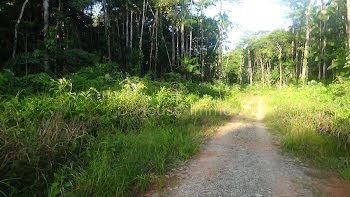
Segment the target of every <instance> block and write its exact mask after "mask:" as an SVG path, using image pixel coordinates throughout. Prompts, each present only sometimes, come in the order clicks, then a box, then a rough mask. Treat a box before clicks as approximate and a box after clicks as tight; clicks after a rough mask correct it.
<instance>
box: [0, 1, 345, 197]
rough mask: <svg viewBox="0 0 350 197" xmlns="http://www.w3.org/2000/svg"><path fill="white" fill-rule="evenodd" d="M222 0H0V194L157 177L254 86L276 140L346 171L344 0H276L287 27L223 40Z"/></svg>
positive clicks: (112, 187) (133, 188)
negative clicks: (213, 10)
mask: <svg viewBox="0 0 350 197" xmlns="http://www.w3.org/2000/svg"><path fill="white" fill-rule="evenodd" d="M242 1H244V0H242ZM225 2H226V1H223V0H139V1H136V0H124V1H121V0H51V1H50V0H2V1H1V2H0V18H2V20H0V46H1V47H0V111H1V113H0V196H138V195H141V194H145V193H147V191H149V190H150V188H157V189H162V188H163V187H166V186H165V185H166V180H165V178H164V175H165V174H166V173H167V172H168V171H169V170H171V169H173V168H175V167H176V166H179V165H181V164H182V163H184V162H187V161H189V160H191V159H192V158H193V157H194V156H195V155H197V154H198V153H199V152H200V151H201V150H202V146H203V143H205V142H206V141H207V140H208V139H210V138H211V137H212V136H213V135H215V131H216V128H217V127H218V126H220V125H224V124H225V123H226V122H227V121H229V120H230V119H231V117H232V116H237V115H238V114H240V112H241V111H242V110H243V109H244V103H245V99H247V98H253V97H254V98H255V97H257V96H259V97H262V98H264V100H265V102H266V104H265V106H266V115H265V118H264V121H265V122H266V124H267V126H268V127H269V129H271V130H273V133H275V134H276V135H278V136H280V140H281V147H282V151H283V152H286V153H287V154H290V155H293V156H295V157H297V158H301V160H303V161H306V162H308V163H310V164H311V165H313V166H315V167H316V168H318V169H322V170H326V171H331V172H333V173H334V174H336V176H337V177H339V178H340V179H342V180H346V181H348V180H350V78H349V76H350V1H349V0H346V1H344V0H320V1H317V0H281V2H280V3H281V4H284V5H286V6H288V8H289V10H290V13H289V15H288V18H289V19H290V21H291V25H290V27H289V28H288V29H283V28H281V29H276V30H273V31H258V32H246V33H245V35H244V36H243V37H242V38H241V41H240V42H239V44H237V45H236V46H234V47H232V46H230V43H229V42H227V38H228V34H229V31H230V30H231V28H232V26H234V23H233V22H231V21H232V20H231V19H230V18H229V15H228V13H227V12H225V8H224V6H223V5H224V3H225ZM230 2H236V3H240V1H235V0H230ZM215 6H216V7H218V10H219V12H218V13H217V15H216V16H215V17H209V16H207V15H206V14H205V12H206V10H207V9H211V8H212V7H215ZM226 9H227V8H226Z"/></svg>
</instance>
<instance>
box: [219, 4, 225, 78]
mask: <svg viewBox="0 0 350 197" xmlns="http://www.w3.org/2000/svg"><path fill="white" fill-rule="evenodd" d="M222 1H223V0H220V16H219V20H220V21H219V25H220V27H219V31H220V32H219V56H218V77H219V79H220V72H221V66H222V56H223V33H224V25H223V18H222V17H223V14H222Z"/></svg>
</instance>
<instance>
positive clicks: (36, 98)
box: [0, 70, 240, 196]
mask: <svg viewBox="0 0 350 197" xmlns="http://www.w3.org/2000/svg"><path fill="white" fill-rule="evenodd" d="M84 72H87V73H88V74H84V73H78V74H76V75H74V76H69V77H68V78H67V79H64V78H63V79H58V80H52V82H51V85H50V86H49V87H48V88H46V89H47V90H48V89H49V91H38V92H36V93H31V94H28V93H26V94H23V93H22V92H21V91H20V92H19V93H18V94H17V95H16V96H9V95H6V97H3V98H1V101H0V102H1V106H0V110H1V111H2V113H1V114H0V193H1V194H3V195H6V196H28V195H29V196H35V195H36V196H58V195H73V196H112V195H117V196H130V195H135V194H136V193H138V192H143V191H145V190H146V189H147V187H148V186H149V183H150V181H151V180H152V179H156V178H157V176H159V175H161V174H164V173H165V172H166V171H167V170H168V169H169V168H171V167H173V166H174V165H176V164H177V163H178V162H179V161H181V160H186V159H189V158H190V157H191V156H192V155H194V154H195V153H196V152H197V151H198V150H199V147H200V143H201V142H203V140H204V139H205V137H206V136H207V133H206V131H207V130H208V128H211V127H214V126H215V125H218V124H220V123H222V122H223V121H225V120H227V118H228V117H229V116H230V114H227V113H223V112H224V111H226V112H227V111H229V112H230V113H231V114H234V113H236V112H238V111H239V108H240V103H239V99H238V98H239V96H238V94H239V91H238V89H237V88H233V87H228V86H226V85H223V84H216V85H210V84H194V83H189V82H186V83H170V82H169V83H166V82H157V81H150V80H149V79H147V78H144V79H139V78H135V77H120V76H121V75H120V74H119V73H114V74H111V75H108V76H107V75H106V74H104V73H100V74H101V75H94V76H91V73H93V72H92V71H91V70H90V71H89V70H88V71H86V70H85V71H84ZM75 84H77V85H78V87H75ZM82 84H89V85H91V86H92V88H90V87H89V86H85V85H82ZM193 108H195V109H197V111H193V110H191V109H193ZM208 111H216V112H217V113H206V112H208Z"/></svg>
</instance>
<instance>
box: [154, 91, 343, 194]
mask: <svg viewBox="0 0 350 197" xmlns="http://www.w3.org/2000/svg"><path fill="white" fill-rule="evenodd" d="M263 118H264V108H263V99H262V98H256V99H252V100H250V101H248V102H246V104H245V106H244V110H243V113H242V114H241V115H240V116H238V117H235V118H232V120H231V121H230V122H229V123H228V124H226V125H225V126H223V127H221V128H219V129H218V132H217V133H216V135H215V136H214V137H213V138H212V139H211V140H209V141H208V142H207V144H206V145H205V148H204V149H203V151H202V152H201V153H200V154H199V155H198V157H196V158H195V159H194V160H193V161H192V162H191V163H189V165H188V166H187V167H182V168H180V169H177V170H175V171H173V172H172V175H170V176H173V177H176V180H177V181H176V182H175V183H173V184H171V185H169V186H167V187H166V189H164V190H163V191H161V192H158V193H155V194H153V195H152V196H191V197H192V196H246V197H262V196H344V195H347V194H346V193H344V191H341V192H340V193H339V195H338V194H337V193H336V192H335V190H334V189H333V187H330V188H331V190H329V191H326V190H324V188H327V187H328V186H329V182H328V177H322V176H319V175H320V174H321V172H320V171H318V170H315V169H311V168H309V167H307V166H306V165H304V164H303V163H302V162H300V161H298V160H297V159H295V158H292V157H290V156H288V155H283V154H281V150H280V147H279V145H278V140H276V139H274V137H273V135H272V134H271V133H270V132H269V131H268V130H267V129H266V127H265V125H264V123H263V122H262V120H263ZM342 189H344V188H342ZM345 189H346V188H345Z"/></svg>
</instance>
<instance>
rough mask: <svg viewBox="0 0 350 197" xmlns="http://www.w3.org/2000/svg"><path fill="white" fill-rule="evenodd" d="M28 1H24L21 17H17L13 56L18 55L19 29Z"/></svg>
mask: <svg viewBox="0 0 350 197" xmlns="http://www.w3.org/2000/svg"><path fill="white" fill-rule="evenodd" d="M27 3H28V0H25V1H24V2H23V5H22V9H21V13H20V14H19V17H18V19H17V22H16V25H15V36H14V41H13V51H12V58H15V57H16V49H17V39H18V38H17V37H18V36H17V34H18V33H17V31H18V25H19V24H20V23H21V20H22V16H23V12H24V9H25V8H26V5H27Z"/></svg>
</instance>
